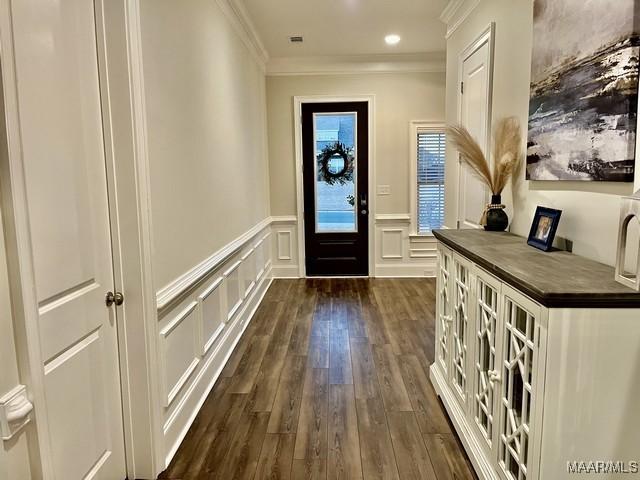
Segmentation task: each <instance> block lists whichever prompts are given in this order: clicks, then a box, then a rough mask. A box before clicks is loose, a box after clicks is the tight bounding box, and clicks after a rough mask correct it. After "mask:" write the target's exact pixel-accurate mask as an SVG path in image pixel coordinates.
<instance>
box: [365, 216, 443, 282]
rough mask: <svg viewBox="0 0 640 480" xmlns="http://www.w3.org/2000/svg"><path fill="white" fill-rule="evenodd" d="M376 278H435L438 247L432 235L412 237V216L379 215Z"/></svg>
mask: <svg viewBox="0 0 640 480" xmlns="http://www.w3.org/2000/svg"><path fill="white" fill-rule="evenodd" d="M375 231H376V242H375V243H376V251H375V276H376V277H433V276H435V272H436V244H437V241H436V239H435V238H434V237H432V236H430V235H411V217H410V215H409V214H404V213H403V214H384V215H377V216H376V228H375Z"/></svg>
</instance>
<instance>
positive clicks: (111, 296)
mask: <svg viewBox="0 0 640 480" xmlns="http://www.w3.org/2000/svg"><path fill="white" fill-rule="evenodd" d="M104 303H105V304H106V305H107V307H110V306H111V305H113V304H114V303H115V304H116V306H117V307H119V306H120V305H122V304H123V303H124V295H123V294H122V293H120V292H116V293H113V292H107V295H106V296H105V299H104Z"/></svg>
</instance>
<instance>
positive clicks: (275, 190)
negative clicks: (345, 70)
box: [267, 73, 445, 215]
mask: <svg viewBox="0 0 640 480" xmlns="http://www.w3.org/2000/svg"><path fill="white" fill-rule="evenodd" d="M444 88H445V77H444V73H381V74H351V75H346V74H345V75H299V76H295V75H293V76H269V77H267V111H268V119H269V121H268V129H269V162H270V170H271V172H272V174H271V210H272V214H273V215H295V214H296V180H295V152H294V135H293V97H294V96H311V95H369V94H374V95H375V96H376V99H375V102H376V112H375V113H376V117H375V118H376V126H375V129H376V139H375V141H376V165H375V168H376V177H377V178H376V182H377V184H378V185H389V186H390V187H391V195H388V196H377V197H376V208H377V211H376V212H372V213H374V214H407V213H409V158H410V156H409V122H410V121H412V120H431V121H444V114H445V110H444V107H445V104H444ZM373 193H374V192H371V194H373Z"/></svg>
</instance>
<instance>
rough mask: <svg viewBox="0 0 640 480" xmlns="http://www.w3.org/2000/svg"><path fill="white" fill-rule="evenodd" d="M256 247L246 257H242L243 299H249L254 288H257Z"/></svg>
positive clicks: (241, 287)
mask: <svg viewBox="0 0 640 480" xmlns="http://www.w3.org/2000/svg"><path fill="white" fill-rule="evenodd" d="M255 252H256V249H255V247H253V248H251V249H249V250H248V251H247V252H246V253H245V254H244V255H242V258H241V259H240V260H241V262H242V263H241V264H240V279H241V284H240V290H241V293H242V298H247V297H248V296H249V295H250V294H251V291H252V290H253V287H255V286H256V273H257V272H256V261H255Z"/></svg>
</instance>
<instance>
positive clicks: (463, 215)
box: [458, 39, 491, 228]
mask: <svg viewBox="0 0 640 480" xmlns="http://www.w3.org/2000/svg"><path fill="white" fill-rule="evenodd" d="M462 82H463V86H464V87H463V89H462V88H461V91H460V93H459V95H460V124H461V125H463V126H464V127H466V128H467V130H469V132H470V133H471V135H472V136H473V137H474V138H475V139H476V141H477V142H478V143H479V144H480V146H481V147H482V149H483V151H484V152H485V154H486V153H487V152H488V141H487V139H488V134H489V107H490V104H489V98H490V92H491V58H490V43H489V39H487V41H485V42H484V43H482V44H481V46H480V47H478V48H477V49H475V50H474V51H473V53H471V54H470V55H469V56H468V57H466V58H465V59H464V60H463V62H462ZM462 90H463V91H462ZM459 182H460V183H459V208H458V210H459V211H458V225H459V227H460V228H479V220H480V217H481V215H482V211H483V210H484V207H485V205H486V204H487V202H488V201H489V195H490V192H489V189H488V188H486V187H485V186H484V184H483V183H482V182H481V181H480V180H478V179H477V178H476V177H475V176H473V174H472V173H471V172H470V170H469V169H468V167H466V166H465V165H464V164H461V168H460V180H459Z"/></svg>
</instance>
